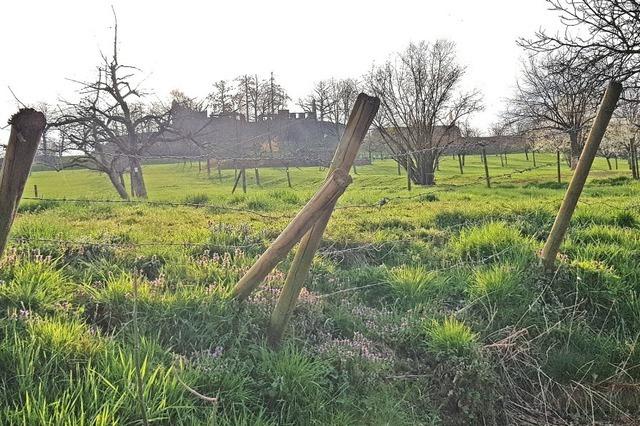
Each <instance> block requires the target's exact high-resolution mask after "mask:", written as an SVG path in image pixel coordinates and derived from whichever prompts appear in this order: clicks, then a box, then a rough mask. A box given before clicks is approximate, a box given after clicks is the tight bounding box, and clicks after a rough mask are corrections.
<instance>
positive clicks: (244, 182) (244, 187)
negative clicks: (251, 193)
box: [240, 167, 247, 194]
mask: <svg viewBox="0 0 640 426" xmlns="http://www.w3.org/2000/svg"><path fill="white" fill-rule="evenodd" d="M240 175H242V192H244V193H245V194H246V193H247V169H245V168H244V167H243V168H242V169H241V170H240Z"/></svg>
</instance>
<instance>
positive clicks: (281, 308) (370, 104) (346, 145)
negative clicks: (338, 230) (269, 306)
mask: <svg viewBox="0 0 640 426" xmlns="http://www.w3.org/2000/svg"><path fill="white" fill-rule="evenodd" d="M379 106H380V99H378V98H376V97H371V96H367V95H365V94H364V93H360V94H359V95H358V98H357V99H356V102H355V104H354V106H353V109H352V110H351V114H350V115H349V120H348V122H347V126H346V128H345V131H344V133H343V134H342V138H341V139H340V143H339V144H338V147H337V148H336V152H335V154H334V156H333V160H332V161H331V165H330V167H329V173H331V172H333V171H334V170H336V171H337V170H343V171H348V170H350V169H351V165H352V164H353V162H354V161H355V158H356V155H357V154H358V150H359V149H360V145H361V144H362V140H363V139H364V137H365V135H366V134H367V131H368V130H369V126H371V123H372V122H373V118H374V117H375V115H376V113H377V112H378V108H379ZM336 201H337V199H336V200H334V201H333V202H332V203H331V204H330V205H328V206H327V209H326V210H325V213H324V214H323V215H321V216H320V218H319V219H318V221H317V222H316V223H315V224H314V225H313V227H312V228H311V229H310V230H309V232H308V233H307V234H306V235H305V236H304V238H303V239H302V241H301V242H300V246H299V247H298V250H297V251H296V254H295V257H294V259H293V262H292V264H291V268H290V269H289V273H288V274H287V279H286V281H285V284H284V287H283V288H282V293H281V294H280V297H279V298H278V303H277V304H276V307H275V309H274V310H273V313H272V315H271V322H270V325H269V334H268V339H269V342H270V344H271V345H277V344H278V343H279V342H280V339H281V338H282V335H283V333H284V330H285V328H286V326H287V323H288V322H289V318H290V317H291V314H292V313H293V309H294V307H295V304H296V301H297V300H298V296H299V295H300V290H302V286H303V285H304V282H305V280H306V279H307V276H308V274H309V269H310V268H311V262H312V261H313V257H314V255H315V253H316V250H317V249H318V247H319V246H320V242H321V241H322V234H323V233H324V230H325V228H326V227H327V223H328V222H329V219H330V218H331V213H332V212H333V208H334V207H335V202H336Z"/></svg>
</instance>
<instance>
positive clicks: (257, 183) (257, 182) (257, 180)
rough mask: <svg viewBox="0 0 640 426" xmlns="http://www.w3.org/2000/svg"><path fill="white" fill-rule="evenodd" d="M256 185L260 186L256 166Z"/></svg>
mask: <svg viewBox="0 0 640 426" xmlns="http://www.w3.org/2000/svg"><path fill="white" fill-rule="evenodd" d="M256 185H258V186H260V172H259V171H258V168H257V167H256Z"/></svg>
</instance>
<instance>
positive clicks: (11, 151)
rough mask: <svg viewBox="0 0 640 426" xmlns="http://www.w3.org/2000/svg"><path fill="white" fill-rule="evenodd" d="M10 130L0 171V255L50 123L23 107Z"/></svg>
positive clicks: (15, 116)
mask: <svg viewBox="0 0 640 426" xmlns="http://www.w3.org/2000/svg"><path fill="white" fill-rule="evenodd" d="M9 124H11V133H10V134H9V143H8V144H7V150H6V152H5V156H4V160H3V161H2V172H1V173H0V256H2V253H3V252H4V248H5V247H6V245H7V239H8V237H9V231H10V230H11V225H12V224H13V219H14V217H15V214H16V208H17V207H18V204H19V203H20V198H21V197H22V192H23V191H24V185H25V184H26V182H27V178H28V177H29V171H30V170H31V164H32V163H33V158H34V157H35V155H36V150H37V149H38V143H39V142H40V138H41V137H42V132H43V131H44V127H45V126H46V124H47V120H46V119H45V117H44V114H43V113H41V112H39V111H36V110H34V109H31V108H24V109H21V110H20V111H18V113H17V114H14V115H13V116H12V117H11V119H10V120H9Z"/></svg>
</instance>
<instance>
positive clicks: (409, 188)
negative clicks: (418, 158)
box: [407, 154, 411, 191]
mask: <svg viewBox="0 0 640 426" xmlns="http://www.w3.org/2000/svg"><path fill="white" fill-rule="evenodd" d="M407 191H411V156H410V155H409V154H407Z"/></svg>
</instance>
